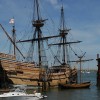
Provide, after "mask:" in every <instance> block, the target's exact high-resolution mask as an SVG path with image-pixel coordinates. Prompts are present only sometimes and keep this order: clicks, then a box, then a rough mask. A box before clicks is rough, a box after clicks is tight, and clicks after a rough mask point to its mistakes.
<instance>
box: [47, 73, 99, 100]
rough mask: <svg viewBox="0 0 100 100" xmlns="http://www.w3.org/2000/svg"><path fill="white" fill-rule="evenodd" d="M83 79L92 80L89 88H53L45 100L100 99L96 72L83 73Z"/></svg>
mask: <svg viewBox="0 0 100 100" xmlns="http://www.w3.org/2000/svg"><path fill="white" fill-rule="evenodd" d="M82 77H83V81H91V86H90V88H89V89H51V90H49V91H48V92H47V93H46V95H47V96H48V98H47V99H45V100H100V89H99V88H97V86H96V72H91V73H90V74H88V73H87V74H86V73H84V74H82Z"/></svg>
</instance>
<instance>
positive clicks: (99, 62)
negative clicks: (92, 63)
mask: <svg viewBox="0 0 100 100" xmlns="http://www.w3.org/2000/svg"><path fill="white" fill-rule="evenodd" d="M96 60H97V63H98V65H97V66H98V70H97V86H100V58H99V54H97V59H96Z"/></svg>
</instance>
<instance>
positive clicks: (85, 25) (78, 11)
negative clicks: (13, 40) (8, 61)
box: [0, 0, 100, 69]
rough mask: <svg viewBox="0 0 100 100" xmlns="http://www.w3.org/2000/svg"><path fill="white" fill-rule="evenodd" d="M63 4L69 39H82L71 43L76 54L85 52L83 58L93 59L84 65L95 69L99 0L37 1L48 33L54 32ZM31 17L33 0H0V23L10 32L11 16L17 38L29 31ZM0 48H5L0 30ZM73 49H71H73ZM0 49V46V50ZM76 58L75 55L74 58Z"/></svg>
mask: <svg viewBox="0 0 100 100" xmlns="http://www.w3.org/2000/svg"><path fill="white" fill-rule="evenodd" d="M62 5H63V6H64V12H65V20H66V27H68V28H70V29H71V31H70V32H69V40H70V41H71V40H72V41H73V40H74V41H77V40H80V41H82V42H81V43H79V44H76V45H73V47H74V48H75V51H76V52H77V53H78V55H79V56H81V55H82V54H84V52H86V54H85V57H84V58H83V59H94V60H93V61H90V62H86V64H87V65H86V66H90V68H92V69H97V61H96V58H97V54H99V53H100V0H40V6H41V16H43V18H44V19H48V20H47V21H48V22H46V28H44V33H45V35H48V34H47V33H46V32H48V31H46V30H45V29H47V30H49V32H50V33H49V35H53V34H56V32H57V31H58V28H59V23H60V8H61V6H62ZM32 16H33V0H0V24H2V26H3V27H4V28H5V30H6V31H7V32H8V33H9V34H11V29H12V26H11V24H9V20H10V19H11V18H14V19H15V27H16V34H17V38H20V39H21V38H22V34H23V33H25V35H26V36H27V33H29V32H30V28H31V22H32ZM0 32H1V33H0V35H1V37H0V45H2V43H3V46H2V47H1V48H4V47H7V42H2V41H3V40H4V39H5V38H6V36H5V35H3V32H2V31H1V30H0ZM74 48H73V49H74ZM0 50H1V49H0ZM1 52H3V51H1ZM76 59H77V58H76Z"/></svg>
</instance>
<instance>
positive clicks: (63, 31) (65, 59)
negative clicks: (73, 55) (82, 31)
mask: <svg viewBox="0 0 100 100" xmlns="http://www.w3.org/2000/svg"><path fill="white" fill-rule="evenodd" d="M69 31H70V29H68V28H66V26H65V17H64V8H63V6H62V7H61V18H60V29H59V36H60V42H59V43H55V44H50V45H58V46H59V47H60V48H61V47H62V61H61V64H62V65H66V64H69V54H68V45H70V44H72V43H80V42H81V41H76V42H68V41H67V35H68V34H69ZM59 54H60V53H59ZM57 59H58V58H57Z"/></svg>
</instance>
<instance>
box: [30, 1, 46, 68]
mask: <svg viewBox="0 0 100 100" xmlns="http://www.w3.org/2000/svg"><path fill="white" fill-rule="evenodd" d="M34 11H35V12H34V16H33V23H32V25H33V27H35V32H34V35H37V38H38V40H37V41H38V58H39V67H40V66H41V65H42V64H41V62H42V60H41V42H40V38H41V37H42V31H41V27H43V26H44V21H45V20H42V18H40V11H39V2H38V0H34Z"/></svg>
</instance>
